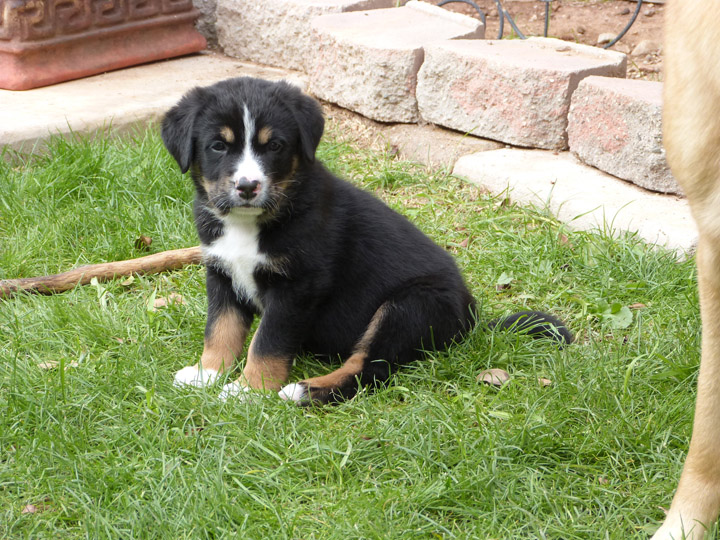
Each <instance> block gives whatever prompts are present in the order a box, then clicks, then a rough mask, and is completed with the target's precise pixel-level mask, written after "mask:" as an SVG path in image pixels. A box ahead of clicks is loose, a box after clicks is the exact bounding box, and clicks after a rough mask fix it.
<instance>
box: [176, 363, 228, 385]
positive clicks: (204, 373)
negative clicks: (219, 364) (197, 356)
mask: <svg viewBox="0 0 720 540" xmlns="http://www.w3.org/2000/svg"><path fill="white" fill-rule="evenodd" d="M217 377H218V372H217V371H216V370H214V369H202V368H200V369H198V367H197V366H187V367H184V368H182V369H181V370H180V371H178V372H177V373H176V374H175V381H174V383H173V384H174V385H175V386H208V385H211V384H212V383H214V382H215V380H216V379H217Z"/></svg>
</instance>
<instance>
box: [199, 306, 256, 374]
mask: <svg viewBox="0 0 720 540" xmlns="http://www.w3.org/2000/svg"><path fill="white" fill-rule="evenodd" d="M247 334H248V328H247V326H246V325H245V323H243V321H242V320H241V319H240V316H239V315H238V314H237V313H236V312H235V311H233V310H228V311H226V312H224V313H222V314H221V315H220V316H218V318H217V319H216V320H215V322H214V323H213V326H212V329H211V331H210V335H209V336H208V337H206V338H205V348H204V350H203V353H202V356H201V357H200V364H201V365H202V367H203V369H214V370H216V371H218V372H222V371H224V370H226V369H228V368H229V367H231V366H232V364H233V362H234V361H235V358H237V357H238V356H239V355H240V353H242V350H243V346H244V345H245V338H247Z"/></svg>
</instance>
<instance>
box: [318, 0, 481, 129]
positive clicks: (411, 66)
mask: <svg viewBox="0 0 720 540" xmlns="http://www.w3.org/2000/svg"><path fill="white" fill-rule="evenodd" d="M312 30H313V48H312V52H311V55H310V60H309V62H308V66H307V72H308V75H309V76H310V81H311V83H310V92H311V93H313V94H315V95H316V96H317V97H319V98H321V99H324V100H327V101H330V102H332V103H336V104H338V105H340V106H342V107H345V108H348V109H351V110H353V111H355V112H358V113H360V114H363V115H365V116H367V117H368V118H372V119H373V120H378V121H381V122H415V121H417V120H418V119H419V115H418V110H417V100H416V99H415V85H416V82H417V72H418V69H419V68H420V65H421V64H422V62H423V58H424V52H423V47H424V45H426V44H427V43H428V42H429V41H432V40H436V39H460V38H465V39H472V38H482V37H483V36H484V35H485V28H484V26H483V24H482V22H480V21H479V20H477V19H473V18H472V17H468V16H465V15H461V14H459V13H453V12H450V11H447V10H444V9H443V8H439V7H437V6H433V5H430V4H426V3H423V2H417V1H414V0H413V1H410V2H408V3H407V4H406V5H405V6H402V7H396V8H390V9H378V10H373V11H363V12H353V13H342V14H337V15H324V16H321V17H317V18H315V19H313V21H312Z"/></svg>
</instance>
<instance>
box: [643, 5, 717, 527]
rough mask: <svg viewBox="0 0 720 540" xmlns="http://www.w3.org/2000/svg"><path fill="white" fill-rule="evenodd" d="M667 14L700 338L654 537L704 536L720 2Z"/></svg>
mask: <svg viewBox="0 0 720 540" xmlns="http://www.w3.org/2000/svg"><path fill="white" fill-rule="evenodd" d="M665 17H666V29H665V35H666V45H665V55H666V58H665V69H666V78H665V109H664V116H663V129H664V132H665V133H664V137H665V146H666V148H667V154H668V162H669V163H670V165H671V167H672V170H673V173H674V175H675V177H676V178H677V179H678V181H679V182H680V184H681V185H682V187H683V189H684V190H685V193H686V195H687V197H688V200H689V202H690V206H691V208H692V211H693V216H694V218H695V221H696V222H697V226H698V229H699V231H700V240H699V246H698V254H697V263H698V279H699V287H700V307H701V315H702V322H703V338H702V359H701V365H700V375H699V378H698V392H697V404H696V409H695V422H694V424H693V435H692V441H691V442H690V450H689V452H688V456H687V459H686V461H685V466H684V468H683V472H682V476H681V478H680V483H679V485H678V489H677V492H676V494H675V497H674V499H673V502H672V506H671V507H670V511H669V513H668V515H667V518H666V519H665V522H664V523H663V525H662V527H661V528H660V529H659V530H658V531H657V533H655V536H653V540H669V539H671V538H674V539H676V540H680V539H682V538H685V539H692V540H699V539H701V538H703V537H704V536H705V531H706V528H708V527H710V526H711V525H712V524H713V522H714V521H715V519H716V518H717V516H718V512H720V27H718V21H719V20H720V3H718V2H716V1H712V2H703V1H702V0H682V1H678V0H675V1H673V2H672V3H671V4H670V5H668V9H667V11H666V13H665Z"/></svg>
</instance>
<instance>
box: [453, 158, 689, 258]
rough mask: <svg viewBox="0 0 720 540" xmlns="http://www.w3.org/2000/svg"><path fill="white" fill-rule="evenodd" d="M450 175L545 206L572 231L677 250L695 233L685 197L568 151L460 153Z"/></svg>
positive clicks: (684, 248) (684, 250)
mask: <svg viewBox="0 0 720 540" xmlns="http://www.w3.org/2000/svg"><path fill="white" fill-rule="evenodd" d="M453 174H454V175H456V176H460V177H463V178H466V179H468V180H470V181H471V182H473V183H474V184H477V185H480V186H482V187H484V188H486V189H488V190H489V191H490V192H492V193H495V194H499V195H506V196H508V197H509V198H510V199H511V200H512V201H514V202H518V203H521V204H525V205H533V206H537V207H540V208H545V209H547V210H549V211H550V212H552V213H553V215H555V216H556V217H557V218H558V219H559V220H560V221H563V222H565V223H567V225H568V226H569V227H570V228H571V229H576V230H587V229H600V230H603V231H607V232H609V233H611V234H620V233H622V232H632V233H637V234H638V236H639V237H640V238H642V239H643V240H645V241H646V242H649V243H651V244H656V245H658V246H662V247H665V248H668V249H671V250H674V251H676V252H677V253H678V254H681V255H682V254H686V253H689V252H692V251H694V249H695V247H696V245H697V238H698V232H697V228H696V227H695V222H694V221H693V218H692V215H691V213H690V207H689V205H688V203H687V200H686V199H681V198H679V197H676V196H673V195H662V194H659V193H651V192H649V191H647V190H644V189H640V188H639V187H637V186H635V185H633V184H630V183H628V182H619V181H618V180H617V179H616V178H614V177H612V176H610V175H609V174H606V173H604V172H602V171H599V170H597V169H595V168H593V167H589V166H587V165H585V164H583V163H581V162H580V161H579V160H578V159H577V158H576V157H575V156H573V155H572V153H571V152H559V153H558V152H548V151H543V150H521V149H517V148H507V149H503V150H491V151H489V152H480V153H476V154H470V155H466V156H462V157H461V158H460V159H459V160H458V161H457V163H456V164H455V168H454V169H453Z"/></svg>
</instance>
